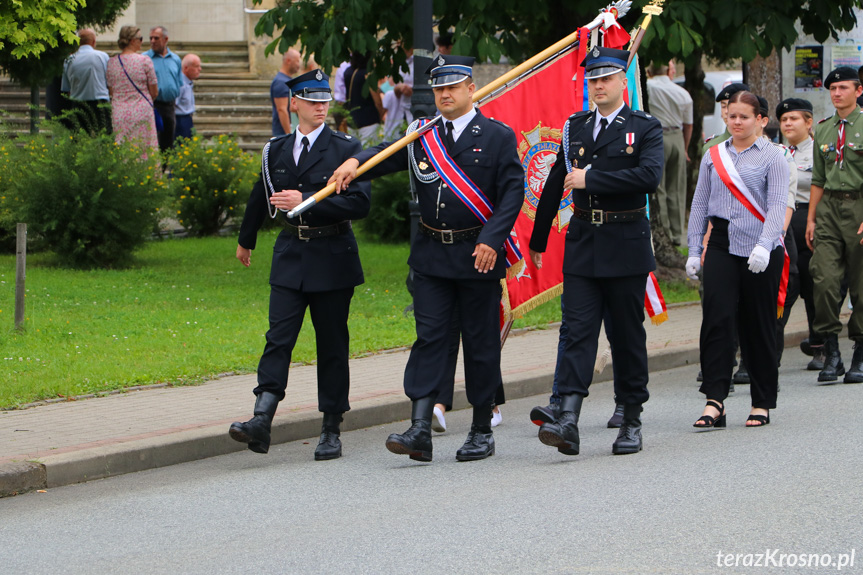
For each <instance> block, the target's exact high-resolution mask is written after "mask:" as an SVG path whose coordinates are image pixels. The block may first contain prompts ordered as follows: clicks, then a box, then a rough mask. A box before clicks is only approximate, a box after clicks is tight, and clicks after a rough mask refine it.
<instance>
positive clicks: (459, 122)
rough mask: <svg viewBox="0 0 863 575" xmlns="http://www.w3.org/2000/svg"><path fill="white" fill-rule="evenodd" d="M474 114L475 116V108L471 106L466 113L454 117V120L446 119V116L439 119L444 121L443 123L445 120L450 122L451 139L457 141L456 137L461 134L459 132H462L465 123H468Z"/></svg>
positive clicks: (465, 125)
mask: <svg viewBox="0 0 863 575" xmlns="http://www.w3.org/2000/svg"><path fill="white" fill-rule="evenodd" d="M474 116H476V108H474V107H473V106H471V107H470V111H469V112H468V113H466V114H465V115H463V116H460V117H458V118H456V119H455V120H447V119H446V118H441V119H442V120H443V121H444V125H446V123H447V122H452V139H453V141H454V142H455V141H458V137H459V136H461V133H462V132H464V130H465V128H467V125H468V124H470V121H471V120H473V118H474Z"/></svg>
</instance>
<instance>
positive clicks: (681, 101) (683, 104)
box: [647, 76, 692, 131]
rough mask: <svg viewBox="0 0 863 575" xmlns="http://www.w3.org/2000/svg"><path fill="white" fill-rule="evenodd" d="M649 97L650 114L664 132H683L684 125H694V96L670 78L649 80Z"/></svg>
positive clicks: (663, 77)
mask: <svg viewBox="0 0 863 575" xmlns="http://www.w3.org/2000/svg"><path fill="white" fill-rule="evenodd" d="M647 95H648V98H649V100H648V101H649V102H650V113H651V114H652V115H653V117H654V118H656V119H657V120H659V123H661V124H662V129H663V130H666V131H668V130H681V129H683V125H684V124H692V96H690V95H689V92H687V91H686V90H684V89H683V88H681V87H680V86H678V85H677V84H675V83H674V82H672V81H671V78H669V77H668V76H656V77H655V78H651V79H649V80H648V81H647Z"/></svg>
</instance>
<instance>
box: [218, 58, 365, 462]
mask: <svg viewBox="0 0 863 575" xmlns="http://www.w3.org/2000/svg"><path fill="white" fill-rule="evenodd" d="M287 85H288V87H289V88H290V89H291V95H292V99H291V109H292V111H295V112H296V113H297V115H298V117H299V127H298V129H297V130H296V131H295V132H293V133H292V134H288V135H285V136H280V137H277V138H273V139H272V140H270V142H269V143H268V144H267V146H266V147H265V148H264V152H263V160H262V163H263V166H262V171H261V178H260V179H259V180H258V182H257V183H256V184H255V187H254V189H253V190H252V193H251V195H250V196H249V203H248V206H247V207H246V213H245V216H244V217H243V223H242V226H241V227H240V238H239V245H238V246H237V258H238V259H239V260H240V261H241V262H242V263H243V264H244V265H246V266H248V265H249V257H250V254H251V250H253V249H254V248H255V243H256V238H257V232H258V229H259V228H260V227H261V224H262V223H263V221H264V218H265V217H267V214H268V211H269V210H272V213H275V210H276V209H280V210H283V211H287V210H290V209H293V208H294V207H296V206H297V205H298V204H299V203H300V202H302V201H303V200H305V199H306V198H308V197H310V196H311V195H312V194H313V193H314V192H317V191H318V190H320V189H321V188H323V187H324V186H325V185H326V184H327V180H328V179H329V177H330V175H331V174H332V173H333V170H334V169H335V168H337V167H338V166H339V165H340V164H341V163H342V162H343V161H345V159H347V158H349V157H351V156H352V155H354V154H357V153H358V152H359V151H360V149H361V148H360V144H359V142H358V141H357V140H355V139H353V138H351V136H349V135H347V134H343V133H342V132H335V131H333V130H330V128H329V127H328V126H327V125H326V123H325V121H326V118H327V111H328V110H329V105H330V101H331V100H332V92H331V91H330V85H329V82H328V78H327V76H326V74H324V73H322V72H321V71H320V70H314V71H312V72H309V73H307V74H303V75H301V76H298V77H296V78H294V79H293V80H291V81H289V82H287ZM268 197H269V198H270V199H269V202H268V199H267V198H268ZM370 204H371V194H370V186H369V184H368V183H356V184H352V185H351V186H350V187H349V188H348V189H347V191H345V192H343V193H342V194H340V195H339V196H334V197H333V198H332V199H328V200H327V201H326V202H321V203H320V204H318V205H316V206H314V207H313V208H311V209H310V210H309V211H307V212H306V213H304V214H302V215H301V216H299V217H297V218H293V219H288V220H286V223H285V229H284V230H283V231H282V232H281V233H280V234H279V237H278V239H277V240H276V245H275V246H274V248H273V264H272V270H271V272H270V290H271V291H270V312H269V320H270V329H269V331H267V343H266V346H265V347H264V353H263V355H262V356H261V361H260V364H259V365H258V385H257V387H256V388H255V389H254V393H255V395H256V396H257V401H256V402H255V410H254V417H253V418H252V419H251V420H249V421H247V422H245V423H240V422H235V423H233V424H232V425H231V428H230V435H231V437H232V438H234V439H235V440H237V441H240V442H243V443H248V445H249V449H251V450H252V451H254V452H256V453H267V451H268V450H269V446H270V427H271V424H272V420H273V416H274V415H275V413H276V407H277V405H278V403H279V402H280V401H281V400H282V399H284V397H285V389H286V387H287V382H288V370H289V367H290V364H291V352H292V351H293V349H294V345H295V344H296V341H297V337H298V335H299V333H300V328H301V327H302V324H303V317H304V316H305V313H306V308H308V309H309V310H310V313H311V317H312V323H313V324H314V327H315V337H316V341H317V374H318V409H319V410H320V411H321V412H323V425H322V430H321V438H320V442H319V443H318V446H317V448H316V449H315V459H317V460H324V459H335V458H337V457H340V456H341V454H342V445H341V440H340V439H339V434H340V423H341V421H342V414H343V413H344V412H346V411H348V410H349V409H350V405H349V403H348V390H349V387H350V375H349V372H348V341H349V334H348V325H347V322H348V311H349V309H350V304H351V298H352V297H353V294H354V288H355V287H356V286H358V285H360V284H362V283H363V269H362V266H361V264H360V257H359V253H358V250H357V241H356V239H355V238H354V234H353V231H352V230H351V220H355V219H360V218H363V217H365V216H366V215H367V214H368V212H369V206H370Z"/></svg>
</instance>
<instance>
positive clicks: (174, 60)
mask: <svg viewBox="0 0 863 575" xmlns="http://www.w3.org/2000/svg"><path fill="white" fill-rule="evenodd" d="M145 54H146V55H147V56H149V57H150V59H151V60H153V68H155V69H156V80H157V81H158V82H159V95H158V96H156V102H155V107H156V109H157V110H158V111H159V115H160V116H162V121H163V122H164V124H165V128H164V129H163V130H162V131H161V132H159V149H160V150H162V151H163V152H164V151H165V150H168V149H170V148H171V146H173V145H174V130H175V129H176V124H177V120H176V116H175V114H174V100H176V99H177V96H179V95H180V87H181V86H182V79H181V75H182V69H183V63H182V62H181V61H180V57H179V56H177V55H176V54H174V53H173V52H171V51H170V50H169V49H168V31H167V30H166V29H165V27H164V26H156V27H154V28H151V29H150V49H149V50H147V51H146V52H145Z"/></svg>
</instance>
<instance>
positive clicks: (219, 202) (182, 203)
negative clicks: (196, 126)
mask: <svg viewBox="0 0 863 575" xmlns="http://www.w3.org/2000/svg"><path fill="white" fill-rule="evenodd" d="M166 161H167V164H168V168H169V169H170V171H171V179H170V186H171V192H172V195H173V197H174V210H173V217H175V218H176V219H177V220H178V221H179V222H180V225H182V226H183V228H185V229H186V231H188V232H189V233H190V234H192V235H196V236H210V235H215V234H218V233H219V231H220V230H222V229H223V228H224V227H225V224H227V223H228V221H230V220H231V219H233V218H238V219H241V218H242V216H243V209H244V208H245V206H246V201H247V200H248V198H249V192H250V191H251V189H252V186H253V185H254V183H255V179H256V178H257V177H258V160H257V159H256V157H255V154H251V153H248V152H244V151H243V150H242V149H241V148H240V147H239V145H238V144H237V143H236V142H235V141H234V140H233V139H231V138H230V137H229V136H225V135H222V136H219V137H217V138H214V139H203V138H201V137H199V136H195V137H193V138H190V139H182V140H178V141H177V143H176V145H175V146H174V148H173V149H172V150H171V152H170V153H169V154H168V155H167V156H166Z"/></svg>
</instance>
